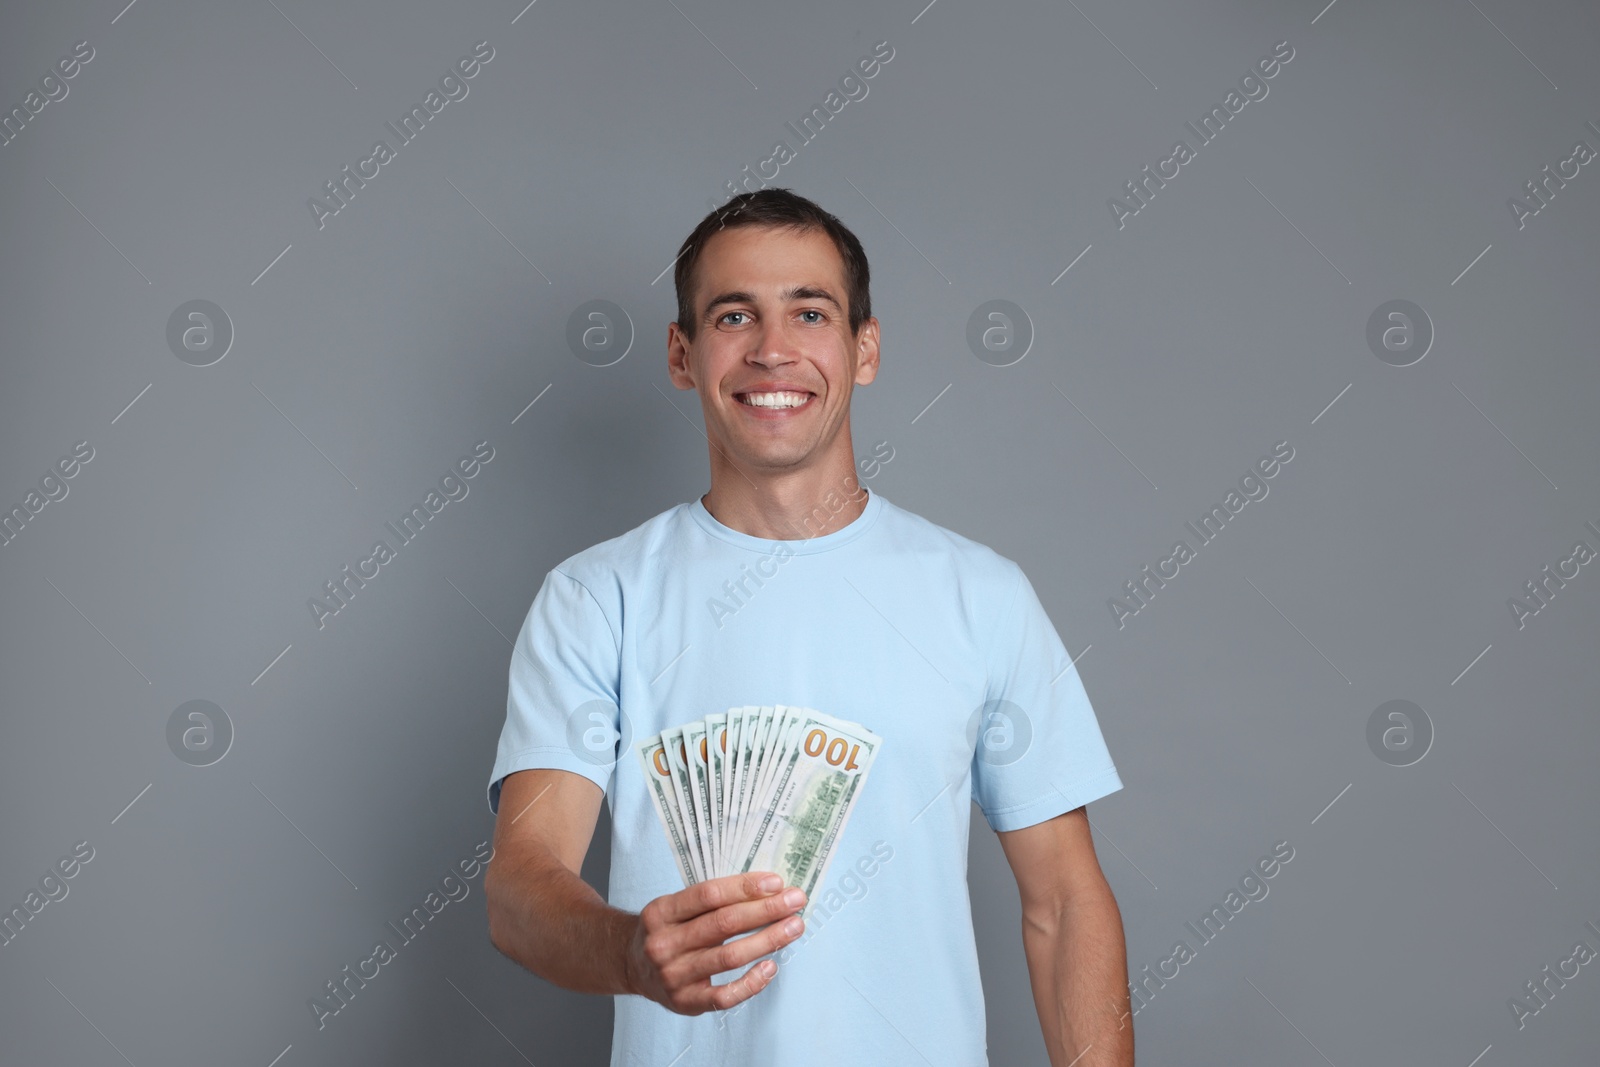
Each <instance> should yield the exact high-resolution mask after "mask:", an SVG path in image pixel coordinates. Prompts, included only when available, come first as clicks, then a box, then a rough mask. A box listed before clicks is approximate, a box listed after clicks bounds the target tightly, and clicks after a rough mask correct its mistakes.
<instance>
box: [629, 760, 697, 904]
mask: <svg viewBox="0 0 1600 1067" xmlns="http://www.w3.org/2000/svg"><path fill="white" fill-rule="evenodd" d="M634 750H635V751H636V752H638V753H639V761H640V762H641V763H642V764H643V765H644V780H645V784H646V786H647V788H648V790H649V793H650V802H651V803H652V804H654V805H655V809H656V816H657V817H658V818H660V820H661V825H662V826H664V827H666V830H667V842H668V844H669V845H670V846H671V848H672V858H673V860H674V861H676V862H677V864H678V873H679V874H680V875H682V876H683V884H684V885H686V886H687V885H693V884H694V883H695V882H697V881H700V879H699V878H697V877H696V875H695V865H694V864H693V863H691V862H690V860H689V847H690V846H689V842H688V839H687V837H686V836H685V834H684V829H683V823H682V821H681V820H680V818H679V816H678V798H677V794H676V792H675V791H674V789H673V787H672V768H671V766H669V765H668V763H667V752H666V746H665V745H663V744H662V741H661V736H660V735H659V734H658V735H656V736H655V737H652V738H650V739H649V740H648V741H643V742H641V743H639V744H637V745H635V746H634Z"/></svg>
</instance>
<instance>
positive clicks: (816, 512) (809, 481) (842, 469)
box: [701, 452, 868, 541]
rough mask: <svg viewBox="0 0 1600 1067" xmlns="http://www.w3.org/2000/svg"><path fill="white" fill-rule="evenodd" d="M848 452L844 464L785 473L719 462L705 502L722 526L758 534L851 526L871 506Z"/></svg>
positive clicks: (794, 535)
mask: <svg viewBox="0 0 1600 1067" xmlns="http://www.w3.org/2000/svg"><path fill="white" fill-rule="evenodd" d="M845 456H846V460H845V463H844V464H843V465H842V466H841V465H840V464H837V463H834V464H829V465H826V466H824V467H821V468H819V469H817V470H814V471H813V470H806V471H792V472H788V473H785V474H781V475H772V474H765V473H752V472H749V471H745V470H743V469H740V468H737V467H732V466H730V465H718V466H719V467H721V469H718V467H713V470H712V476H711V491H710V492H709V493H707V494H706V495H705V496H703V497H701V503H703V504H704V505H705V508H706V510H707V511H709V512H710V513H711V517H712V518H714V519H716V520H717V521H718V522H720V523H722V525H724V526H727V527H729V528H730V529H734V530H738V531H739V532H740V533H745V534H749V535H750V536H752V537H762V538H766V539H768V540H774V541H799V540H808V539H810V538H814V537H821V536H823V535H824V534H830V533H833V532H834V531H836V530H841V529H843V528H844V527H846V526H848V525H850V523H852V522H854V521H855V520H856V519H858V518H860V517H861V513H862V512H863V511H865V510H866V506H867V499H868V494H867V488H866V486H864V485H862V484H861V483H860V481H858V480H857V478H856V472H855V467H854V466H853V465H852V460H851V458H849V457H850V454H849V453H848V452H846V453H845ZM719 475H720V476H719Z"/></svg>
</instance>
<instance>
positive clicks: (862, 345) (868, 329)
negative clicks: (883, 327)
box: [855, 315, 878, 385]
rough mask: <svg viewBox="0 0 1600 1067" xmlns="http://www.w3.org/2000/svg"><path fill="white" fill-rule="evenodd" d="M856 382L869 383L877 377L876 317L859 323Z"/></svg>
mask: <svg viewBox="0 0 1600 1067" xmlns="http://www.w3.org/2000/svg"><path fill="white" fill-rule="evenodd" d="M855 343H856V384H857V385H871V384H872V382H873V380H874V379H875V378H877V377H878V318H877V316H876V315H874V316H873V317H872V318H869V319H868V320H867V321H866V322H863V323H862V324H861V331H860V332H859V333H858V334H856V342H855Z"/></svg>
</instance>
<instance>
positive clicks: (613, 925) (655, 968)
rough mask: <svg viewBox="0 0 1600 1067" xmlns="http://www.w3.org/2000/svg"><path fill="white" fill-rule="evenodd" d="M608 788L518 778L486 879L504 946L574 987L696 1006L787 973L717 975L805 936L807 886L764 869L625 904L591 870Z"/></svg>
mask: <svg viewBox="0 0 1600 1067" xmlns="http://www.w3.org/2000/svg"><path fill="white" fill-rule="evenodd" d="M604 796H605V794H604V792H602V791H601V789H600V787H599V786H597V785H595V784H594V783H593V782H591V781H590V780H589V779H587V778H585V777H583V776H582V775H580V774H574V773H572V772H571V771H561V770H545V769H539V770H527V771H518V772H516V773H514V774H510V775H507V776H506V778H505V780H504V781H503V782H502V783H501V787H500V806H499V814H498V816H497V817H496V819H495V825H494V861H493V862H492V863H490V865H489V870H488V873H487V874H485V875H484V879H483V890H484V895H485V897H487V899H488V911H489V940H490V942H492V943H493V945H494V947H495V948H497V949H499V950H500V951H501V952H502V953H504V954H505V955H506V956H508V957H510V958H511V959H512V960H515V961H516V962H517V963H519V964H521V965H522V966H524V967H526V968H527V969H528V970H530V971H532V972H533V973H534V974H537V975H539V977H541V978H544V979H546V980H547V981H550V982H553V983H555V984H556V985H558V986H561V987H562V988H564V989H571V990H574V991H576V992H580V993H601V994H619V993H635V994H638V995H640V996H645V997H649V998H650V999H651V1000H654V1001H656V1002H657V1003H659V1004H662V1005H664V1006H666V1007H668V1008H670V1009H672V1010H673V1011H676V1012H679V1013H680V1014H684V1015H699V1014H700V1013H702V1012H705V1011H711V1010H724V1009H727V1008H731V1007H733V1006H734V1005H735V1004H738V1003H739V1002H740V1001H743V1000H747V999H749V998H750V997H753V996H755V995H756V994H757V993H759V992H761V990H763V989H765V988H766V986H767V983H768V982H770V981H771V980H772V976H773V975H774V974H775V973H777V963H776V962H774V961H772V960H766V961H763V962H762V963H759V964H757V965H756V966H754V967H751V968H750V969H749V970H747V971H746V972H745V973H744V974H742V975H740V976H739V978H737V979H735V980H734V981H732V982H729V983H727V984H726V985H720V986H714V985H712V983H711V976H712V975H714V974H720V973H722V972H723V971H728V970H732V969H734V968H737V967H742V966H744V965H745V964H747V963H749V962H751V961H752V960H755V959H757V958H759V957H761V956H765V955H767V954H768V953H771V952H775V951H777V950H778V949H780V948H782V947H783V946H785V945H787V944H789V942H791V941H793V940H794V939H795V938H796V937H798V936H799V934H800V932H801V929H803V927H798V928H796V929H794V930H792V931H791V930H789V929H787V928H786V925H785V924H784V923H783V922H782V921H781V920H782V919H784V917H785V916H789V915H792V914H793V913H794V912H796V911H798V910H799V909H800V908H801V906H803V905H804V903H805V894H804V893H802V892H801V891H800V890H798V889H791V890H789V891H788V892H786V893H785V892H780V890H781V889H782V888H783V886H782V882H781V880H780V879H779V878H778V876H777V875H776V874H767V873H766V872H761V871H752V872H750V873H748V874H740V875H729V876H727V877H723V878H713V879H708V880H707V881H704V882H698V883H696V884H695V885H692V886H690V887H689V888H687V889H683V890H680V891H679V892H676V893H670V894H667V895H665V896H661V897H657V898H656V899H655V900H652V901H650V902H649V903H648V904H646V905H645V907H644V909H643V910H642V911H641V912H640V913H639V914H637V915H635V914H633V913H632V912H626V911H622V910H621V909H618V908H613V907H611V906H610V905H609V904H607V903H606V902H605V901H604V900H603V899H601V897H600V894H599V893H597V892H595V890H594V888H593V887H592V886H590V885H589V884H588V883H587V882H585V881H584V880H583V878H582V877H581V876H580V875H579V871H580V870H581V869H582V866H583V857H584V855H585V854H586V853H587V852H588V851H589V842H590V841H591V840H592V839H593V837H594V828H595V823H596V821H597V820H598V819H599V817H600V802H601V800H602V799H603V798H604ZM794 922H795V923H796V924H798V923H799V919H798V917H796V918H795V919H794ZM769 924H770V925H769ZM762 926H765V927H766V929H764V930H761V931H760V932H758V933H755V934H752V935H751V936H749V937H744V938H740V939H739V940H737V941H733V942H731V943H729V944H723V942H724V941H726V940H727V939H728V938H730V937H733V936H734V935H736V934H741V933H744V932H745V931H747V930H755V929H757V928H758V927H762Z"/></svg>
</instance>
